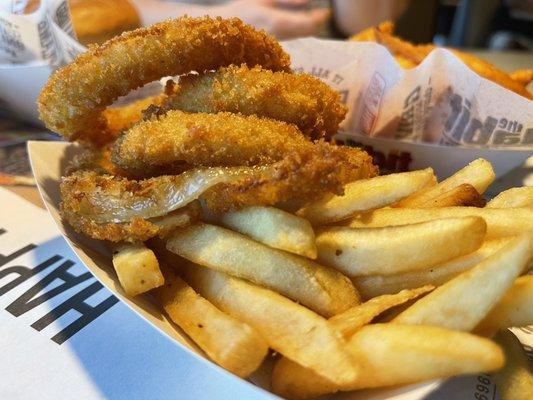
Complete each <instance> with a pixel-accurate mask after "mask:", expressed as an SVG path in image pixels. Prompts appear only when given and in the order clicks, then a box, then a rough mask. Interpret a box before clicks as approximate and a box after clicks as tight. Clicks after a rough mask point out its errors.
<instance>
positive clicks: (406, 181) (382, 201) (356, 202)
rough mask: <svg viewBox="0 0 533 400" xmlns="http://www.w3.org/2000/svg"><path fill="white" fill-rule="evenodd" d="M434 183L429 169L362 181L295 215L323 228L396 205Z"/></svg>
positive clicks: (326, 197) (348, 185) (433, 176)
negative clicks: (359, 214)
mask: <svg viewBox="0 0 533 400" xmlns="http://www.w3.org/2000/svg"><path fill="white" fill-rule="evenodd" d="M436 182H437V180H436V178H435V175H434V173H433V170H432V169H431V168H426V169H423V170H420V171H413V172H403V173H399V174H391V175H383V176H377V177H375V178H370V179H362V180H359V181H355V182H351V183H348V184H347V185H346V186H345V187H344V195H343V196H335V195H327V196H325V197H324V198H322V199H320V200H318V201H316V202H314V203H312V204H310V205H308V206H306V207H304V208H302V209H301V210H299V211H298V212H297V214H298V215H299V216H301V217H304V218H306V219H308V220H309V221H311V223H313V224H314V225H325V224H328V223H331V222H336V221H341V220H344V219H346V218H349V217H351V216H353V215H355V214H357V213H360V212H364V211H369V210H374V209H376V208H380V207H384V206H386V205H389V204H392V203H396V202H397V201H399V200H401V199H403V198H405V197H407V196H409V195H410V194H412V193H415V192H418V191H419V190H421V189H423V188H426V187H428V186H433V185H435V184H436Z"/></svg>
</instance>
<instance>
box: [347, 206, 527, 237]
mask: <svg viewBox="0 0 533 400" xmlns="http://www.w3.org/2000/svg"><path fill="white" fill-rule="evenodd" d="M467 216H475V217H481V218H483V219H484V220H485V222H486V223H487V237H486V239H496V238H500V237H505V236H515V235H521V234H531V233H532V232H533V209H530V208H514V209H496V208H486V207H485V208H477V207H442V208H389V209H383V210H376V211H373V212H371V213H368V214H362V215H360V216H358V217H355V218H353V219H351V220H350V221H349V222H348V225H349V226H351V227H354V228H379V227H384V226H397V225H406V224H415V223H417V222H424V221H431V220H434V219H438V218H457V217H467Z"/></svg>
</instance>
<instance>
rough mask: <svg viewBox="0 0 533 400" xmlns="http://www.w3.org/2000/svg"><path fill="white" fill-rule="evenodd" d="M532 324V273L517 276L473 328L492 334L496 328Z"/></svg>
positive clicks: (485, 334) (482, 333)
mask: <svg viewBox="0 0 533 400" xmlns="http://www.w3.org/2000/svg"><path fill="white" fill-rule="evenodd" d="M527 325H533V275H524V276H521V277H519V278H518V279H517V280H516V281H515V282H514V284H513V286H511V288H510V289H509V290H508V291H507V292H506V293H505V295H504V296H503V297H502V299H501V300H500V301H499V302H498V303H497V304H496V305H495V306H494V308H493V309H492V310H491V311H490V312H489V313H488V314H487V316H486V317H485V318H484V319H483V321H481V322H480V324H479V325H478V326H477V327H476V329H475V330H474V331H475V332H476V333H478V334H480V335H483V336H492V335H493V334H495V333H496V332H497V331H498V330H500V329H504V328H511V327H513V326H527Z"/></svg>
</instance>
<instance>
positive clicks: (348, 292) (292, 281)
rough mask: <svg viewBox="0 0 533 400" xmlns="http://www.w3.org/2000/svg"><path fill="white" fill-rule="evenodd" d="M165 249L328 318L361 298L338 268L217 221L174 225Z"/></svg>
mask: <svg viewBox="0 0 533 400" xmlns="http://www.w3.org/2000/svg"><path fill="white" fill-rule="evenodd" d="M167 248H168V249H169V250H170V251H172V252H174V253H176V254H178V255H180V256H182V257H184V258H187V259H189V260H191V261H193V262H195V263H197V264H201V265H205V266H207V267H209V268H213V269H216V270H218V271H222V272H225V273H228V274H230V275H233V276H236V277H239V278H243V279H247V280H249V281H252V282H254V283H256V284H258V285H261V286H265V287H268V288H270V289H272V290H275V291H277V292H279V293H281V294H282V295H284V296H287V297H289V298H291V299H293V300H295V301H298V302H300V303H302V304H304V305H306V306H307V307H309V308H311V309H312V310H314V311H316V312H318V313H319V314H322V315H324V316H326V317H331V316H332V315H335V314H338V313H340V312H343V311H344V310H346V309H348V308H350V307H352V306H354V305H356V304H358V303H359V295H358V293H357V291H356V290H355V288H354V286H353V284H352V283H351V281H350V280H349V279H348V278H347V277H345V276H344V275H342V274H341V273H340V272H338V271H335V270H333V269H331V268H326V267H324V266H322V265H319V264H317V263H315V262H313V261H311V260H309V259H307V258H304V257H300V256H297V255H294V254H290V253H286V252H284V251H281V250H277V249H273V248H270V247H268V246H266V245H264V244H261V243H258V242H255V241H254V240H251V239H249V238H247V237H246V236H243V235H241V234H239V233H236V232H233V231H230V230H228V229H224V228H221V227H218V226H214V225H208V224H197V225H192V226H189V227H186V228H184V229H180V230H177V231H175V232H174V233H173V234H172V235H170V236H169V238H168V240H167Z"/></svg>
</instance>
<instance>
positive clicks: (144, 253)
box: [113, 243, 165, 296]
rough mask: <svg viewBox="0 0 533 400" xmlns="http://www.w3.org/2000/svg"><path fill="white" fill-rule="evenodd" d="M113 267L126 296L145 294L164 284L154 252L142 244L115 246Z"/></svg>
mask: <svg viewBox="0 0 533 400" xmlns="http://www.w3.org/2000/svg"><path fill="white" fill-rule="evenodd" d="M113 266H114V267H115V271H116V273H117V277H118V280H119V282H120V285H121V286H122V288H123V289H124V291H125V292H126V294H127V295H128V296H136V295H138V294H140V293H144V292H147V291H149V290H151V289H153V288H156V287H158V286H161V285H162V284H163V283H164V282H165V280H164V278H163V274H161V270H160V269H159V263H158V261H157V258H156V257H155V254H154V252H153V251H152V250H150V249H149V248H147V247H146V246H145V245H144V244H142V243H141V244H131V243H123V244H118V245H115V246H114V247H113Z"/></svg>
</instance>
